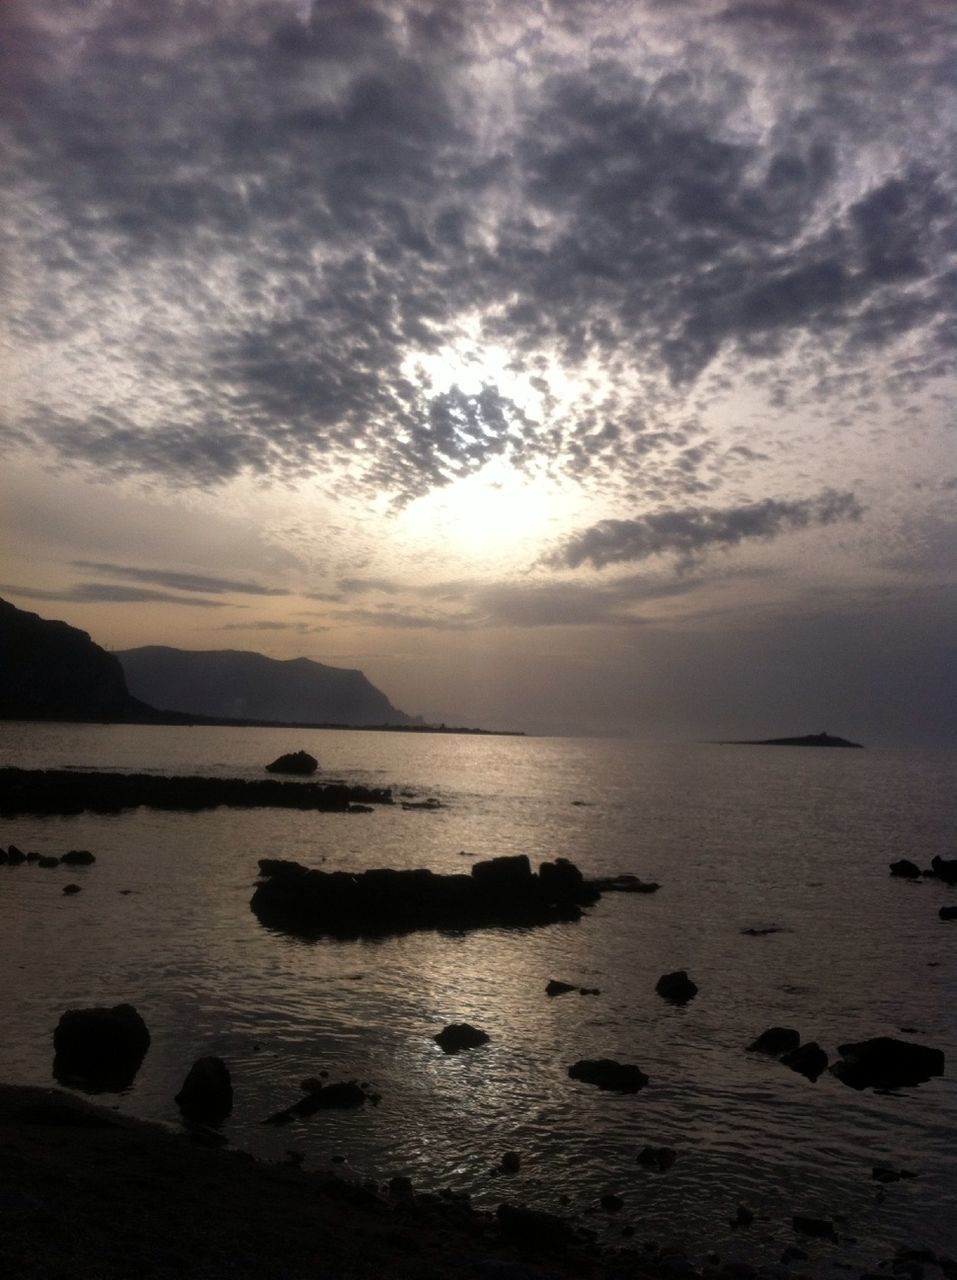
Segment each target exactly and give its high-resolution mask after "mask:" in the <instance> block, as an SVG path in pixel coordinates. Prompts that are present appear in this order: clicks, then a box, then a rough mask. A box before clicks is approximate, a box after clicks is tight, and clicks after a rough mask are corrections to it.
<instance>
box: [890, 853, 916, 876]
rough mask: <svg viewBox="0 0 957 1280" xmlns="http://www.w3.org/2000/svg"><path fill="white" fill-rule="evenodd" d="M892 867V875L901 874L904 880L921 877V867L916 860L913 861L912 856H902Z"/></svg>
mask: <svg viewBox="0 0 957 1280" xmlns="http://www.w3.org/2000/svg"><path fill="white" fill-rule="evenodd" d="M890 868H891V875H892V876H900V877H901V878H902V879H904V880H919V879H920V874H921V873H920V867H919V866H918V865H917V863H916V862H911V860H910V858H900V859H899V860H898V861H897V862H892V863H891V864H890Z"/></svg>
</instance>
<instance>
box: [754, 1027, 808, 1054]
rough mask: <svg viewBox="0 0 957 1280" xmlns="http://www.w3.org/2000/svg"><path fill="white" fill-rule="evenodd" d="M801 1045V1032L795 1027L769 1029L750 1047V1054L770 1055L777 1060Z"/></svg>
mask: <svg viewBox="0 0 957 1280" xmlns="http://www.w3.org/2000/svg"><path fill="white" fill-rule="evenodd" d="M800 1043H801V1035H800V1032H798V1031H795V1030H794V1028H793V1027H768V1029H767V1031H762V1032H761V1034H760V1035H759V1036H758V1038H757V1040H754V1041H752V1043H751V1044H749V1045H748V1053H769V1054H770V1055H771V1056H772V1057H773V1058H776V1057H778V1056H779V1055H780V1054H782V1053H792V1052H793V1051H794V1050H795V1049H797V1048H798V1046H799V1045H800Z"/></svg>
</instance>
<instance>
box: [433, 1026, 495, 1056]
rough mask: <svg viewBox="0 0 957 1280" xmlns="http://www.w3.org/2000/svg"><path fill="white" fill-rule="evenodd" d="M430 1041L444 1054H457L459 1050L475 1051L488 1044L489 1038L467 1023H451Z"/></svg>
mask: <svg viewBox="0 0 957 1280" xmlns="http://www.w3.org/2000/svg"><path fill="white" fill-rule="evenodd" d="M432 1039H433V1040H434V1041H435V1042H436V1044H437V1045H438V1046H439V1048H440V1049H443V1050H444V1051H445V1052H446V1053H458V1052H459V1050H460V1049H477V1048H478V1047H479V1045H483V1044H488V1040H489V1037H488V1035H487V1033H486V1032H484V1031H480V1030H479V1029H478V1027H472V1026H469V1024H468V1023H467V1022H453V1023H451V1025H449V1026H447V1027H445V1028H444V1029H443V1030H442V1031H440V1032H439V1033H438V1035H436V1036H433V1037H432Z"/></svg>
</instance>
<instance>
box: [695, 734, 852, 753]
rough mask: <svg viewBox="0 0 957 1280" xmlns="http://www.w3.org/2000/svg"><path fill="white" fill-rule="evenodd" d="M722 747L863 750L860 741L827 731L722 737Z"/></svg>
mask: <svg viewBox="0 0 957 1280" xmlns="http://www.w3.org/2000/svg"><path fill="white" fill-rule="evenodd" d="M719 745H720V746H723V747H853V748H854V749H855V750H857V751H861V750H863V746H862V744H861V743H860V742H849V741H848V739H847V738H835V737H832V735H831V734H829V733H807V734H805V735H804V736H803V737H800V738H723V739H721V741H720V743H719Z"/></svg>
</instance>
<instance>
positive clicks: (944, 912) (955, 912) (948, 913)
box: [937, 907, 957, 920]
mask: <svg viewBox="0 0 957 1280" xmlns="http://www.w3.org/2000/svg"><path fill="white" fill-rule="evenodd" d="M937 914H938V915H939V916H940V918H941V920H957V907H941V909H940V910H939V911H938V912H937Z"/></svg>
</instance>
